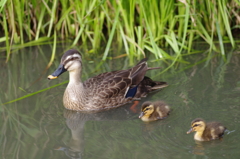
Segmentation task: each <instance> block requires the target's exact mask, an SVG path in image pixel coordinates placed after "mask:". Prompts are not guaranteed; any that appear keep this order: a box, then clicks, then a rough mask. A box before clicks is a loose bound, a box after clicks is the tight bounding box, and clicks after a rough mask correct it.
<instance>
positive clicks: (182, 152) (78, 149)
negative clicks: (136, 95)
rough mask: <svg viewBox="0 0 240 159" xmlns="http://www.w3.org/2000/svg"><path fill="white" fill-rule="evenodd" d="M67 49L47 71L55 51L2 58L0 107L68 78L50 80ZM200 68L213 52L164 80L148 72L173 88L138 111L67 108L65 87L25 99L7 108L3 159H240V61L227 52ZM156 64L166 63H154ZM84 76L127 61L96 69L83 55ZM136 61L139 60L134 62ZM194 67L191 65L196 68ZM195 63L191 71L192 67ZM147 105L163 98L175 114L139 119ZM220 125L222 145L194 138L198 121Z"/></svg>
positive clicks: (3, 121) (31, 50)
mask: <svg viewBox="0 0 240 159" xmlns="http://www.w3.org/2000/svg"><path fill="white" fill-rule="evenodd" d="M62 52H63V48H61V47H59V48H58V54H57V57H56V59H58V60H55V62H54V64H53V65H52V66H51V67H50V69H49V70H46V71H44V70H45V68H46V65H47V64H48V60H49V59H50V56H51V55H50V54H51V47H48V46H44V47H31V48H24V49H21V50H19V51H17V52H15V53H14V54H13V55H12V58H11V60H10V61H9V62H8V63H7V64H5V63H4V59H2V60H1V72H0V75H1V83H0V85H1V91H0V95H1V98H0V102H2V103H5V102H7V101H10V100H13V99H16V98H18V97H22V96H24V95H27V94H29V93H33V92H36V91H38V90H41V89H44V88H47V87H50V86H53V85H55V84H58V83H61V82H64V81H66V80H68V74H67V73H65V74H63V75H61V76H60V77H59V78H58V79H56V80H51V81H48V80H47V75H49V74H51V73H52V72H53V71H54V70H55V69H56V68H57V66H58V64H59V61H60V58H61V54H62ZM228 54H229V56H228V57H227V60H226V62H223V60H222V58H221V57H214V58H212V59H211V60H209V61H204V62H203V63H201V64H198V65H194V64H195V62H196V61H200V60H203V59H205V58H206V57H207V56H206V55H193V56H189V57H186V59H185V60H187V61H190V64H179V65H177V66H176V67H175V68H171V69H169V70H168V71H167V72H165V73H164V74H161V75H159V70H152V71H149V72H148V73H147V75H148V76H150V77H152V78H153V79H154V80H161V81H166V82H168V83H169V86H168V87H166V88H164V89H163V90H162V91H159V92H156V93H154V94H150V95H149V96H148V97H147V98H144V99H143V100H142V101H141V102H140V104H139V105H138V107H137V108H136V110H135V111H133V110H130V109H129V108H130V105H126V106H123V107H120V108H117V109H113V110H110V111H106V112H101V113H95V114H81V113H77V112H74V111H68V110H66V109H64V107H63V104H62V95H63V92H64V90H65V87H66V84H64V85H61V86H58V87H55V88H52V89H50V90H47V91H44V92H42V93H39V94H37V95H34V96H31V97H28V98H25V99H23V100H20V101H17V102H14V103H11V104H7V105H2V106H1V107H0V112H1V118H0V123H1V134H0V141H1V146H0V147H1V149H0V155H1V158H6V159H8V158H35V159H37V158H51V159H54V158H58V159H62V158H64V159H65V158H87V159H91V158H98V159H99V158H104V159H105V158H114V159H115V158H116V159H117V158H119V159H122V158H131V159H132V158H138V159H139V158H163V159H172V158H176V159H177V158H180V159H182V158H231V159H232V158H239V155H240V152H239V148H240V143H239V141H240V136H239V130H240V124H239V123H240V104H239V103H240V73H239V69H240V65H239V64H240V63H239V61H240V56H239V54H237V52H230V53H228ZM153 58H154V57H152V56H150V60H149V62H148V64H149V66H151V67H157V66H159V65H160V66H162V67H163V68H166V67H167V66H168V65H166V64H165V63H164V62H152V59H153ZM83 60H84V72H83V79H86V78H89V77H91V76H94V75H97V74H99V73H101V72H105V71H111V70H116V69H126V68H128V67H129V66H128V63H129V61H128V59H127V58H126V57H125V58H121V59H115V60H109V61H107V62H106V63H104V64H103V65H101V66H99V67H96V66H97V65H98V64H99V63H98V61H99V60H100V57H93V56H86V55H85V56H84V59H83ZM135 63H137V60H136V61H135ZM191 65H192V66H191ZM190 66H191V67H190ZM146 100H152V101H154V100H163V101H165V102H166V103H168V104H169V105H170V106H171V108H172V109H173V110H172V112H171V114H170V116H169V117H168V118H166V119H165V120H161V121H155V122H151V123H144V122H142V121H141V120H140V119H138V115H139V110H140V105H141V103H142V102H144V101H146ZM197 117H201V118H204V119H205V120H207V121H212V120H215V121H220V122H222V123H223V124H224V125H225V126H226V127H227V128H228V130H229V133H228V134H226V135H225V136H224V138H223V139H222V140H216V141H211V142H196V141H194V140H193V133H191V134H189V135H187V134H186V132H187V130H189V128H190V123H191V121H192V120H193V119H195V118H197Z"/></svg>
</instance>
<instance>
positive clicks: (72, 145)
mask: <svg viewBox="0 0 240 159" xmlns="http://www.w3.org/2000/svg"><path fill="white" fill-rule="evenodd" d="M130 106H131V104H129V105H125V106H122V107H120V108H117V109H115V110H113V109H111V110H109V111H102V112H89V113H86V112H85V113H84V112H79V111H73V110H67V109H64V112H63V114H64V118H65V119H66V125H67V127H68V128H69V129H70V131H71V138H70V139H69V141H68V143H66V145H64V146H60V147H58V148H55V150H60V151H64V153H65V155H66V156H68V157H69V158H76V159H77V158H82V156H84V148H85V142H84V128H85V124H86V122H88V121H111V120H129V119H133V118H137V116H136V115H137V114H136V112H135V111H133V110H131V109H129V108H130Z"/></svg>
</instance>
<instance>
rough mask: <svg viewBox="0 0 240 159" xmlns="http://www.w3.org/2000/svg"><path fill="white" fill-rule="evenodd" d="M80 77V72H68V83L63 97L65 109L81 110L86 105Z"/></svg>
mask: <svg viewBox="0 0 240 159" xmlns="http://www.w3.org/2000/svg"><path fill="white" fill-rule="evenodd" d="M80 75H81V72H80V71H70V72H69V77H70V78H69V83H68V86H67V88H66V90H65V93H64V97H63V103H64V106H65V107H66V108H67V109H71V110H82V109H83V108H84V105H85V104H86V100H87V96H86V92H85V89H84V84H83V83H82V81H81V78H80Z"/></svg>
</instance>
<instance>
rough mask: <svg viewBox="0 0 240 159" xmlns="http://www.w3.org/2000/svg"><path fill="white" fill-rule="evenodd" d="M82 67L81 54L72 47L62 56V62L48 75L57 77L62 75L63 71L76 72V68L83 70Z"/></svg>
mask: <svg viewBox="0 0 240 159" xmlns="http://www.w3.org/2000/svg"><path fill="white" fill-rule="evenodd" d="M81 67H82V57H81V54H80V53H79V52H78V51H77V50H75V49H71V50H68V51H66V52H65V53H64V54H63V56H62V58H61V63H60V65H59V66H58V68H57V69H56V70H55V71H54V72H53V73H52V74H51V75H49V76H48V79H49V80H50V79H56V78H58V76H60V75H61V74H62V73H64V72H66V71H69V72H74V71H76V70H79V71H81V69H80V68H81Z"/></svg>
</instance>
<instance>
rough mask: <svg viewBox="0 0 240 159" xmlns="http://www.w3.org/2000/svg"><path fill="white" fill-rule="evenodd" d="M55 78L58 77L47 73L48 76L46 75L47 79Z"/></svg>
mask: <svg viewBox="0 0 240 159" xmlns="http://www.w3.org/2000/svg"><path fill="white" fill-rule="evenodd" d="M56 78H58V77H57V76H53V75H49V76H48V79H49V80H51V79H56Z"/></svg>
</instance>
